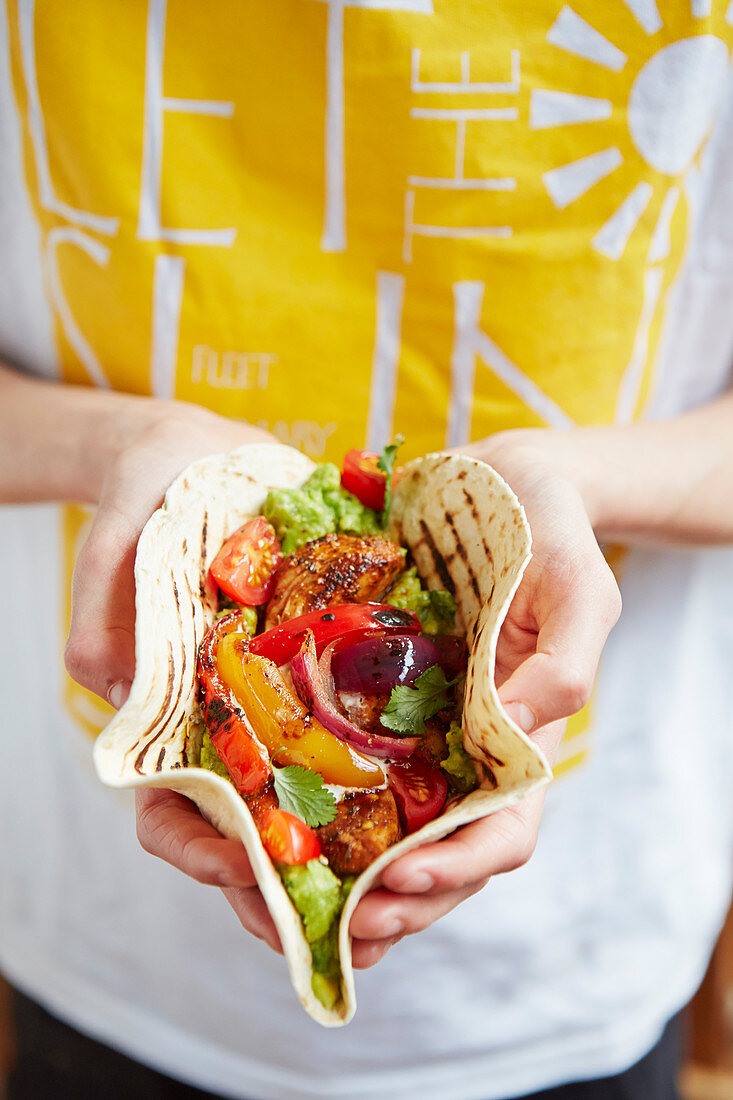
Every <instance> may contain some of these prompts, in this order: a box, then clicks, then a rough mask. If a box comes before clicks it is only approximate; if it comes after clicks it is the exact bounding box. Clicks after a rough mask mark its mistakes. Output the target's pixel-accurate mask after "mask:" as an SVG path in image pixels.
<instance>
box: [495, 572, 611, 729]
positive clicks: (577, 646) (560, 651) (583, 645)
mask: <svg viewBox="0 0 733 1100" xmlns="http://www.w3.org/2000/svg"><path fill="white" fill-rule="evenodd" d="M604 564H605V563H604ZM619 611H620V597H619V594H618V588H617V587H616V584H615V582H613V581H612V582H611V583H610V584H608V583H606V584H603V585H598V584H596V583H592V581H591V578H588V583H586V584H583V585H579V586H578V587H577V588H576V589H575V590H574V591H572V592H565V593H564V595H563V599H562V600H560V601H559V602H558V603H557V605H556V606H555V607H554V608H553V609H552V611H551V612H550V614H549V615H548V617H547V619H546V620H545V622H544V623H543V624H542V626H541V628H540V630H539V633H538V635H537V648H536V651H535V653H533V654H532V656H531V657H528V658H527V660H525V661H523V662H522V664H520V665H519V667H518V668H516V669H515V671H514V672H513V673H512V674H511V676H510V677H509V678H508V679H507V680H506V681H505V682H504V683H503V684H502V686H501V689H500V691H499V698H500V700H501V702H502V704H503V705H504V707H505V709H506V710H507V713H508V714H509V716H510V717H511V718H512V719H513V720H514V721H515V722H516V723H517V725H518V726H519V727H520V728H521V729H522V730H524V732H525V733H532V732H534V731H535V730H538V729H542V728H543V727H545V726H548V725H549V724H550V723H557V722H559V721H560V720H561V719H564V718H569V717H570V716H571V715H572V714H576V713H577V711H579V710H582V708H583V707H584V706H585V705H586V703H587V702H588V700H589V699H590V696H591V692H592V690H593V683H594V681H595V677H596V671H597V669H598V661H599V659H600V656H601V651H602V650H603V646H604V645H605V642H606V639H607V637H608V635H609V633H610V630H611V628H612V626H613V625H614V623H615V622H616V620H617V618H618V615H619Z"/></svg>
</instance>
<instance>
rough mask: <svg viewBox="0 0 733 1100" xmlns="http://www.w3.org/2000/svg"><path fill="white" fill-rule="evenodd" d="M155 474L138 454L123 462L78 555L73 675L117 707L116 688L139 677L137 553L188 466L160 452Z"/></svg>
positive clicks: (70, 654) (70, 648)
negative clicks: (155, 515)
mask: <svg viewBox="0 0 733 1100" xmlns="http://www.w3.org/2000/svg"><path fill="white" fill-rule="evenodd" d="M155 457H156V459H158V462H157V464H156V466H155V476H154V477H153V478H152V479H151V476H150V466H149V467H148V469H147V470H145V469H143V468H142V455H141V454H140V453H139V452H137V451H135V452H132V453H131V454H129V455H126V456H124V457H123V458H121V459H120V460H119V462H118V464H117V467H116V469H115V471H114V472H113V474H112V475H111V476H110V479H109V482H108V484H107V485H106V486H105V494H104V499H103V500H102V502H101V503H100V506H99V509H98V511H97V514H96V517H95V519H94V523H93V524H92V527H91V530H90V532H89V536H88V538H87V540H86V542H85V543H84V546H83V547H82V549H81V551H80V553H79V556H78V558H77V562H76V566H75V569H74V576H73V580H72V587H71V626H70V630H69V638H68V641H67V643H66V650H65V653H64V659H65V663H66V668H67V670H68V672H69V674H70V676H71V677H72V678H73V679H74V680H76V681H77V683H80V684H82V686H83V687H86V688H89V690H90V691H93V692H95V693H96V694H97V695H100V696H102V698H108V699H109V700H110V702H112V703H113V704H114V705H117V704H118V702H119V692H120V689H117V692H116V693H114V692H113V691H112V689H113V688H114V687H115V685H117V684H121V685H128V684H129V683H130V682H131V681H132V678H133V675H134V672H135V634H134V631H135V583H134V569H135V552H136V548H137V543H138V539H139V537H140V534H141V532H142V529H143V527H144V526H145V524H146V522H147V520H148V519H149V517H150V516H151V515H152V513H153V512H154V511H155V509H156V508H157V507H158V506H159V505H160V503H161V502H162V499H163V495H164V491H165V487H166V486H167V485H168V484H169V483H170V481H172V480H173V478H174V477H175V476H176V475H177V474H178V473H179V472H180V470H181V469H182V468H183V466H185V465H186V461H185V460H184V458H183V456H182V455H180V454H179V455H177V456H174V455H173V454H171V453H167V454H166V453H165V452H163V453H162V454H161V455H158V453H157V452H155Z"/></svg>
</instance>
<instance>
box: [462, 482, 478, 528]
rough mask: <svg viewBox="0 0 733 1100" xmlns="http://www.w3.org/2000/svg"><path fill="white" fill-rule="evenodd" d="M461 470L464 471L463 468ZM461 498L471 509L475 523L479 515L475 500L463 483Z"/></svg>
mask: <svg viewBox="0 0 733 1100" xmlns="http://www.w3.org/2000/svg"><path fill="white" fill-rule="evenodd" d="M463 472H464V473H465V470H464V471H463ZM463 498H464V500H465V501H466V504H467V505H468V507H469V508H470V509H471V515H472V516H473V518H474V519H475V521H476V523H479V515H478V508H477V507H476V501H475V500H474V499H473V495H472V494H471V493H469V491H468V489H467V488H466V486H465V485H464V486H463Z"/></svg>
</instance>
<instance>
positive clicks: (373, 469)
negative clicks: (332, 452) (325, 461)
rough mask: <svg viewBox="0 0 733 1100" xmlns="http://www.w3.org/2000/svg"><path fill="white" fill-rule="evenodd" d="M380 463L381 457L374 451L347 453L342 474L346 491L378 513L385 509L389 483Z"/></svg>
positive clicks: (342, 481)
mask: <svg viewBox="0 0 733 1100" xmlns="http://www.w3.org/2000/svg"><path fill="white" fill-rule="evenodd" d="M378 462H379V455H378V454H375V453H374V451H357V450H354V451H347V452H346V454H345V455H344V468H343V470H342V472H341V484H342V485H343V487H344V489H348V491H349V492H350V493H353V494H354V496H355V497H357V499H358V500H360V501H361V503H362V504H365V505H366V507H367V508H373V509H374V510H375V511H376V512H379V511H381V509H382V508H384V486H385V484H386V482H387V475H386V474H385V472H384V470H380V469H379V466H378V465H377V463H378Z"/></svg>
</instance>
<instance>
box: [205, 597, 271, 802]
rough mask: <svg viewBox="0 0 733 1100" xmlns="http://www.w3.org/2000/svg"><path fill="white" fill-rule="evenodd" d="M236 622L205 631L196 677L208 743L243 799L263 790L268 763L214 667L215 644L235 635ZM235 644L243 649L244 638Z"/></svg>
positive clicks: (226, 619)
mask: <svg viewBox="0 0 733 1100" xmlns="http://www.w3.org/2000/svg"><path fill="white" fill-rule="evenodd" d="M238 619H239V616H238V615H237V614H236V613H235V614H234V615H226V616H225V617H224V618H222V619H219V621H218V622H216V623H215V624H214V625H213V626H212V627H211V629H210V630H208V631H207V633H206V635H205V636H204V640H203V641H202V643H201V645H200V646H199V656H198V677H199V684H200V686H201V692H202V696H203V698H202V709H203V713H204V721H205V722H206V726H207V729H208V731H209V736H210V737H211V741H212V743H213V745H214V748H215V749H216V751H217V753H218V754H219V756H220V757H221V759H222V760H223V761H224V763H225V764H226V766H227V768H228V770H229V774H230V775H231V777H232V780H233V781H234V785H235V787H236V788H237V790H238V791H239V793H240V794H241V795H244V796H246V795H250V794H256V793H257V792H258V791H260V790H262V788H263V787H264V786H265V784H266V783H267V781H268V779H269V778H270V761H269V757H268V755H267V753H266V752H265V750H264V749H262V748H261V747H260V746H259V745H258V744H257V742H256V740H255V739H254V737H253V736H252V731H251V729H250V726H249V723H248V722H247V718H246V716H245V713H244V711H243V710H242V708H241V706H240V705H239V703H238V702H237V700H236V697H235V695H234V692H233V691H232V689H231V688H230V687H229V685H228V684H227V683H226V682H225V681H224V679H223V678H222V676H221V673H220V672H219V668H218V665H217V650H218V648H219V643H220V641H221V640H222V638H223V637H224V636H225V635H226V634H231V633H232V632H233V631H236V629H237V624H238ZM238 643H239V644H241V645H242V647H243V649H246V648H247V643H248V639H247V636H246V635H245V634H242V635H241V639H239V638H238Z"/></svg>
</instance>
